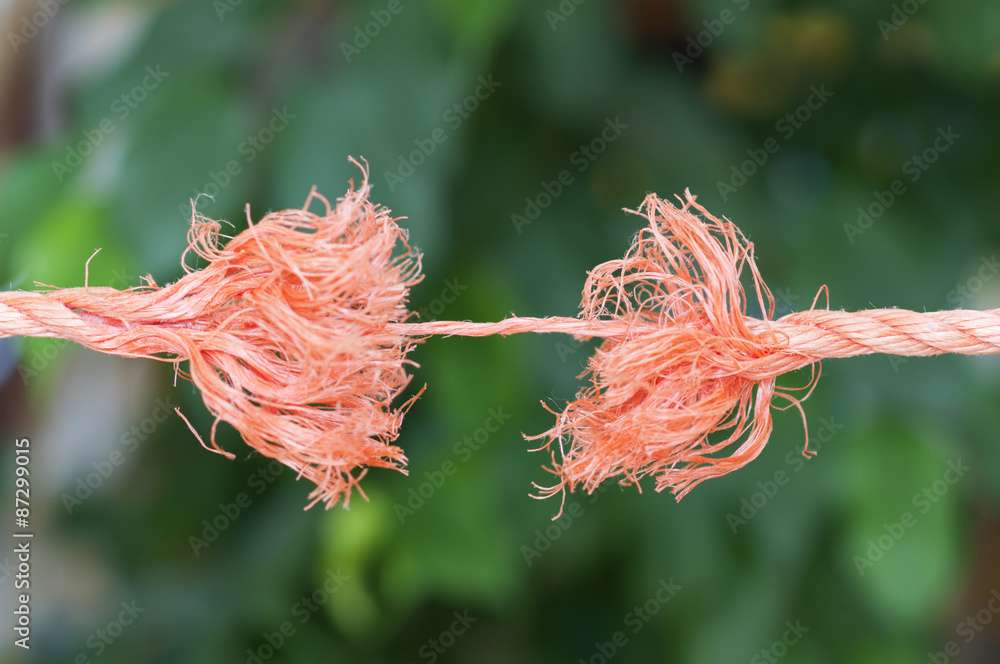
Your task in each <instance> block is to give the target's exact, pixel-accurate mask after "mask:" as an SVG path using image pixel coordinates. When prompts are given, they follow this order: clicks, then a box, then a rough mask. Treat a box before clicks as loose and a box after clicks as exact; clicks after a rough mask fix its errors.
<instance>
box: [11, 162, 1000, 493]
mask: <svg viewBox="0 0 1000 664" xmlns="http://www.w3.org/2000/svg"><path fill="white" fill-rule="evenodd" d="M368 193H369V186H368V181H367V173H365V181H364V183H363V185H362V186H361V187H360V188H359V189H358V190H355V189H354V188H353V183H352V188H351V190H350V191H349V192H348V193H347V194H346V195H345V196H344V197H343V198H341V199H340V200H339V201H338V204H337V206H336V207H335V208H333V207H331V205H330V204H329V203H328V202H327V200H326V199H325V198H323V197H322V196H320V195H319V194H317V193H316V192H315V191H313V192H312V193H311V194H310V196H309V198H308V199H307V201H306V205H305V206H304V207H303V208H302V209H299V210H284V211H282V212H275V213H271V214H268V215H267V216H265V217H264V219H262V220H261V221H260V222H259V223H257V224H256V225H255V224H253V223H250V227H249V228H248V229H247V230H246V231H243V232H242V233H240V234H239V235H237V236H236V237H234V238H232V239H231V240H230V241H229V242H228V244H227V245H226V246H225V248H219V247H218V244H217V242H218V236H219V228H220V226H219V224H218V223H217V222H214V221H211V220H209V219H205V218H203V217H201V216H198V215H195V217H194V219H193V224H192V228H191V231H190V232H189V250H190V251H194V252H195V253H197V254H198V255H199V256H201V257H202V258H204V259H206V260H207V261H208V264H207V266H206V267H205V268H203V269H201V270H197V271H194V270H190V269H187V268H185V269H186V270H187V272H188V273H187V274H186V275H185V276H184V277H183V278H181V279H180V280H178V281H177V282H175V283H173V284H170V285H167V286H164V287H162V288H160V287H157V286H156V284H155V283H153V281H152V279H151V278H150V277H147V278H146V281H147V285H146V286H142V287H135V288H131V289H128V290H125V291H116V290H114V289H110V288H69V289H63V290H59V289H53V290H50V291H48V292H33V293H25V292H7V293H0V337H8V336H36V337H59V338H64V339H68V340H71V341H75V342H77V343H79V344H81V345H83V346H86V347H87V348H91V349H93V350H97V351H101V352H105V353H113V354H116V355H124V356H129V357H151V358H153V359H158V360H162V361H169V362H172V363H174V364H175V366H177V367H178V368H177V370H178V371H180V369H179V364H180V363H181V362H183V361H187V362H188V363H189V368H188V370H189V372H190V378H191V380H193V381H194V383H195V384H196V385H197V386H198V388H199V389H200V390H201V392H202V396H203V398H204V400H205V403H206V406H207V407H208V410H209V411H210V412H211V413H212V414H213V415H214V416H215V418H216V424H217V423H218V421H220V420H224V421H226V422H229V423H230V424H232V425H233V427H234V428H236V429H237V430H238V431H239V432H240V434H241V435H242V436H243V438H244V440H245V441H246V442H247V443H248V444H249V445H251V446H252V447H254V448H255V449H257V450H258V451H260V452H261V453H262V454H263V455H265V456H268V457H271V458H274V459H277V460H279V461H281V462H282V463H285V464H287V465H288V466H290V467H291V468H293V469H295V471H296V472H297V473H298V474H299V475H300V476H303V477H306V478H308V479H309V480H310V481H311V482H313V483H315V485H316V488H315V489H314V490H313V491H312V493H311V494H310V498H311V499H312V502H311V503H310V504H315V503H316V502H324V503H325V504H326V505H327V507H330V506H332V505H333V504H335V503H336V502H338V501H339V500H341V499H343V500H344V502H345V505H346V503H347V501H348V500H349V497H350V494H351V491H352V489H354V488H357V483H358V480H359V479H360V478H361V476H362V475H363V474H364V473H365V472H366V469H367V468H368V467H384V468H394V469H397V470H400V471H402V472H404V473H405V472H406V471H405V470H404V468H405V464H406V462H407V459H406V456H405V454H404V453H403V450H402V449H400V448H399V447H398V446H396V445H394V444H393V443H394V441H395V440H396V439H397V437H398V430H399V426H400V424H401V422H402V418H403V415H404V413H405V412H406V410H407V408H408V407H409V406H410V405H411V404H412V403H413V400H414V399H416V398H417V396H419V392H418V394H417V395H415V396H413V397H411V398H410V399H409V400H408V401H406V402H405V403H403V404H401V405H398V406H393V402H394V401H395V400H396V399H397V398H398V397H399V395H400V394H401V393H402V391H403V390H404V389H405V388H406V386H407V385H408V383H409V381H410V376H409V374H408V373H407V365H410V366H413V363H412V362H411V361H410V360H408V359H406V358H407V355H408V353H409V352H410V350H412V348H413V347H414V344H415V343H416V342H418V341H419V340H420V339H421V338H423V337H427V336H431V335H445V336H477V337H479V336H488V335H494V334H499V335H508V334H519V333H526V332H558V333H565V334H573V335H576V336H579V337H599V338H602V339H603V341H602V343H601V344H600V346H599V347H598V348H597V350H596V351H595V353H594V355H593V356H592V357H591V358H590V360H589V362H588V370H587V373H586V376H587V377H588V379H589V381H588V384H587V385H586V386H585V387H584V388H583V389H581V390H580V392H579V393H578V394H577V396H576V399H575V400H573V401H572V402H570V403H569V404H567V406H566V407H565V409H563V411H562V412H558V413H555V415H556V422H555V425H554V426H553V427H552V428H551V429H550V430H549V431H548V432H546V433H545V434H542V435H541V436H535V437H533V438H540V439H543V440H544V442H543V443H542V445H541V448H540V449H546V450H548V451H549V452H550V455H551V466H550V467H549V470H550V471H551V472H552V473H553V474H555V476H556V477H557V482H556V484H555V485H554V486H551V487H539V489H540V494H541V495H542V496H546V495H551V494H553V493H557V492H562V491H563V490H566V489H568V490H573V489H574V488H575V487H577V486H583V488H584V489H585V490H587V491H593V490H595V489H596V488H597V487H598V485H600V484H601V483H602V482H603V481H605V480H607V479H611V478H615V479H617V480H618V481H619V482H620V483H622V484H638V482H639V480H641V479H642V478H643V477H644V476H646V475H652V476H654V477H655V478H656V485H655V486H656V489H657V490H662V489H665V488H671V489H673V491H674V492H675V494H676V495H677V497H678V499H679V498H680V497H682V496H684V495H685V494H686V493H687V492H688V491H690V490H691V489H692V488H693V487H694V486H695V485H697V484H698V483H699V482H702V481H704V480H706V479H709V478H711V477H718V476H720V475H724V474H726V473H728V472H731V471H732V470H735V469H737V468H740V467H742V466H744V465H746V464H747V463H749V462H750V461H751V460H753V459H754V458H755V457H756V456H757V455H759V454H760V452H761V450H762V449H763V447H764V445H765V444H766V442H767V439H768V437H769V435H770V432H771V426H772V421H771V407H772V402H773V401H774V399H776V398H777V399H782V400H784V401H785V402H787V403H788V404H790V405H792V406H795V407H798V408H799V409H800V410H801V405H800V402H801V400H802V399H804V398H805V396H808V393H807V394H806V395H805V396H803V397H797V396H795V395H794V394H793V391H792V390H787V389H782V388H779V387H778V386H777V385H776V379H777V378H778V377H779V376H780V375H781V374H783V373H785V372H788V371H791V370H794V369H799V368H802V367H805V366H808V365H812V364H814V363H817V362H819V361H820V360H823V359H827V358H837V357H851V356H854V355H863V354H868V353H890V354H895V355H936V354H940V353H962V354H968V355H979V354H990V353H997V352H1000V310H992V311H984V312H977V311H941V312H932V313H917V312H912V311H902V310H897V309H877V310H870V311H861V312H856V313H849V312H844V311H829V310H825V309H816V308H812V309H810V310H808V311H802V312H799V313H793V314H789V315H787V316H784V317H782V318H780V319H778V320H772V318H773V313H774V299H773V297H772V296H771V293H770V291H769V290H768V288H767V286H766V285H765V284H764V282H763V280H762V279H761V277H760V274H759V273H758V271H757V267H756V263H755V261H754V255H753V246H752V245H751V244H750V243H749V242H747V241H746V239H745V238H744V237H743V235H742V234H741V233H740V232H739V231H738V230H737V229H736V227H735V226H733V225H732V223H731V222H729V221H728V220H720V219H717V218H715V217H713V216H712V215H711V214H709V213H708V212H707V211H706V210H704V208H702V207H700V206H699V205H698V204H697V203H696V201H695V199H694V197H693V196H691V195H690V194H687V196H686V197H685V198H684V199H681V200H680V203H681V204H680V206H676V205H673V204H671V203H670V202H667V201H664V200H661V199H659V198H657V197H656V196H649V197H648V198H647V199H646V201H645V202H644V204H643V205H642V207H641V208H640V209H639V210H637V211H635V213H636V214H640V215H643V216H644V217H646V218H647V220H648V225H647V226H646V227H645V228H644V229H643V230H642V231H640V232H639V233H638V234H637V236H636V238H635V240H634V242H633V244H632V247H631V248H630V249H629V251H628V253H627V254H626V255H625V257H624V258H622V259H619V260H613V261H608V262H606V263H603V264H601V265H598V266H597V267H595V268H594V269H593V270H592V271H591V272H590V274H589V276H588V279H587V282H586V284H585V287H584V291H583V299H582V302H581V314H580V317H578V318H560V317H553V318H517V317H511V318H508V319H505V320H502V321H498V322H492V323H472V322H467V321H465V322H463V321H431V322H419V323H417V322H407V320H408V319H409V318H410V317H412V316H413V314H411V313H409V312H408V310H407V307H406V301H407V297H408V294H409V288H410V287H412V286H413V285H414V284H416V283H417V282H418V281H419V280H420V278H421V275H420V256H419V254H417V253H416V252H415V251H413V250H411V249H410V247H409V246H408V245H407V244H406V232H405V231H404V230H403V229H401V228H400V227H399V226H398V225H397V224H396V223H395V220H394V219H392V218H391V217H390V215H389V213H388V211H387V210H385V209H384V208H380V207H378V206H375V205H373V204H372V203H371V202H370V201H369V200H368ZM314 202H318V203H319V204H320V205H321V206H322V207H323V208H324V212H323V214H314V213H312V212H310V211H309V207H310V205H311V204H313V203H314ZM695 212H697V213H699V214H697V215H696V214H695ZM247 218H248V222H249V221H250V218H249V209H248V210H247ZM398 246H402V247H403V251H402V252H400V251H399V248H398ZM185 253H186V252H185ZM182 262H183V258H182ZM744 269H745V270H747V271H748V272H749V275H750V281H751V282H752V286H753V288H752V291H751V296H752V297H753V298H754V300H755V301H756V303H757V304H758V305H759V309H760V311H762V312H763V315H762V318H761V319H755V318H751V317H749V316H747V315H746V293H745V292H744V288H743V285H742V283H741V278H742V274H743V271H744ZM817 378H818V372H817V371H814V373H813V380H812V381H810V384H809V385H807V386H806V388H805V389H811V387H812V386H813V385H814V384H815V380H816V379H817ZM421 391H422V390H421ZM214 431H215V426H213V427H212V434H213V435H212V436H211V439H210V445H211V448H212V449H214V450H215V451H218V452H221V453H224V454H225V452H222V450H221V449H220V448H219V447H218V445H217V444H216V442H215V439H214ZM734 448H735V449H734ZM805 452H806V453H809V452H808V441H807V445H806V450H805ZM230 456H231V455H230ZM362 495H363V494H362Z"/></svg>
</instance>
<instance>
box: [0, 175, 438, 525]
mask: <svg viewBox="0 0 1000 664" xmlns="http://www.w3.org/2000/svg"><path fill="white" fill-rule="evenodd" d="M368 194H369V185H368V179H367V172H365V179H364V182H363V184H362V186H361V187H360V188H359V189H357V190H355V189H354V186H353V183H352V187H351V190H350V191H349V192H348V193H347V194H346V195H345V196H344V197H343V198H341V199H339V201H338V202H337V205H336V207H335V208H332V207H331V205H330V203H329V202H328V201H327V199H325V198H323V197H322V196H320V195H319V194H318V193H316V191H315V189H314V190H313V191H312V192H311V193H310V195H309V197H308V199H307V200H306V203H305V206H304V207H303V208H302V209H301V210H284V211H281V212H272V213H270V214H268V215H267V216H265V217H264V218H263V219H262V220H261V221H260V222H259V223H257V224H253V223H252V222H250V210H249V206H248V207H247V220H248V223H250V227H249V228H248V229H247V230H245V231H243V232H241V233H240V234H238V235H237V236H236V237H234V238H232V239H231V240H230V241H229V242H228V243H227V244H226V246H225V247H224V248H220V247H219V246H218V244H217V241H218V237H219V234H220V233H219V231H220V226H219V224H218V223H217V222H215V221H211V220H209V219H206V218H204V217H202V216H200V215H197V214H195V216H194V220H193V223H192V227H191V230H190V232H189V236H188V239H189V245H190V246H189V251H194V252H195V253H197V254H198V255H199V256H201V257H202V258H204V259H206V260H207V261H209V263H208V265H207V266H206V267H204V268H203V269H200V270H197V271H192V270H190V269H188V268H187V266H185V269H186V271H187V272H188V274H186V275H185V276H184V277H183V278H181V279H180V280H178V281H177V282H175V283H173V284H170V285H168V286H164V287H163V288H157V287H156V285H155V284H154V283H153V282H152V279H151V278H149V277H147V278H146V279H147V282H148V285H147V286H143V287H136V288H130V289H128V290H126V291H116V290H114V289H111V288H70V289H64V290H52V291H51V292H45V293H23V292H9V293H2V294H0V330H2V333H0V334H2V336H12V335H31V336H56V337H62V338H65V339H69V340H72V341H75V342H77V343H79V344H81V345H83V346H86V347H88V348H92V349H94V350H98V351H102V352H106V353H114V354H116V355H123V356H129V357H155V358H156V359H161V360H166V361H170V362H173V363H175V364H176V365H178V366H177V370H178V372H179V373H181V370H180V367H179V365H180V363H181V362H183V361H185V360H186V361H188V362H189V377H190V379H191V380H192V381H193V382H194V383H195V385H197V387H198V388H199V389H200V390H201V393H202V396H203V398H204V400H205V404H206V405H207V407H208V410H209V411H210V412H211V413H212V414H213V415H214V416H215V418H216V422H215V425H213V427H212V434H211V446H212V448H213V449H215V450H216V451H219V452H221V453H223V454H226V455H227V456H230V457H231V456H232V455H231V454H228V453H226V452H222V450H221V449H220V448H219V447H218V445H217V444H216V443H215V429H216V426H217V425H218V423H219V421H220V420H222V421H225V422H228V423H229V424H231V425H232V426H233V427H234V428H235V429H236V430H237V431H239V432H240V434H241V435H242V436H243V439H244V440H245V441H246V442H247V443H248V444H249V445H251V446H253V447H254V448H255V449H257V450H258V451H259V452H260V453H261V454H263V455H265V456H267V457H270V458H273V459H277V460H278V461H280V462H282V463H284V464H286V465H288V466H289V467H291V468H292V469H294V470H295V471H296V472H297V473H298V474H299V475H300V476H302V477H305V478H307V479H308V480H310V481H311V482H313V483H315V485H316V487H315V489H314V490H313V491H312V493H311V494H310V498H311V499H312V502H311V503H310V506H311V505H313V504H315V503H317V502H324V503H326V506H327V507H328V508H329V507H331V506H332V505H334V504H335V503H337V502H338V501H339V500H341V499H343V501H344V504H345V506H346V505H347V504H348V501H349V499H350V495H351V490H352V489H353V488H355V487H357V483H358V480H359V479H360V478H361V476H363V475H364V473H365V468H366V467H368V466H374V467H383V468H395V469H399V470H401V471H402V472H404V473H405V472H406V471H405V470H403V467H404V466H405V464H406V456H405V455H404V454H403V451H402V450H401V449H400V448H399V447H397V446H395V445H393V444H392V443H393V441H395V440H396V438H397V435H398V429H399V425H400V423H401V421H402V418H403V413H404V412H405V411H406V409H407V408H408V407H409V405H410V404H411V403H412V401H413V399H415V398H416V397H415V396H414V397H413V398H412V399H410V400H408V401H407V402H406V403H404V404H403V405H402V406H400V407H397V408H395V409H394V408H393V407H392V405H391V402H392V401H393V400H394V399H395V398H396V397H397V396H398V395H399V394H400V392H401V391H402V390H403V389H404V388H405V387H406V385H407V384H408V383H409V380H410V377H409V376H408V375H407V372H406V369H405V365H406V364H408V361H407V360H406V356H407V353H408V352H409V351H410V350H411V348H412V347H413V342H412V341H411V340H410V338H409V337H407V336H403V335H400V334H398V333H393V332H389V331H387V325H389V324H390V323H396V322H400V321H403V320H405V319H406V317H407V309H406V302H407V297H408V292H409V288H410V287H411V286H413V285H414V284H415V283H417V282H418V281H419V280H420V257H419V255H417V254H416V253H415V252H412V251H411V250H410V248H409V246H407V245H406V232H405V231H404V230H402V229H401V228H400V227H399V226H398V225H397V224H396V221H395V220H394V219H393V218H391V217H390V215H389V212H388V210H386V209H385V208H382V207H378V206H375V205H373V204H372V203H371V202H370V201H369V200H368ZM314 203H319V204H321V205H322V206H323V208H324V209H323V213H322V214H314V213H312V212H310V211H309V208H310V207H311V206H312V205H313V204H314ZM397 243H402V244H403V246H404V247H405V250H404V251H403V253H400V252H399V251H398V250H397ZM185 253H187V252H185ZM182 260H183V259H182ZM161 354H165V355H166V356H167V357H157V356H159V355H161ZM362 495H363V494H362Z"/></svg>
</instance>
